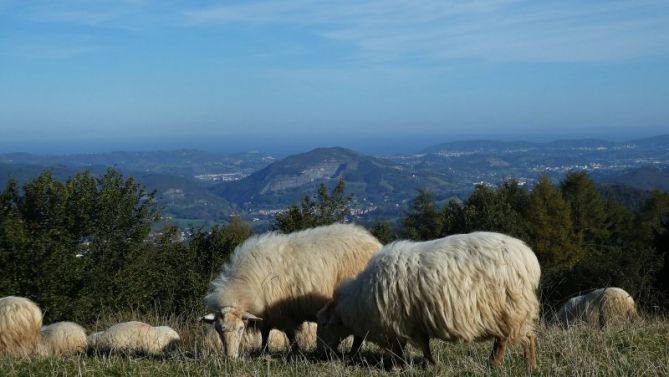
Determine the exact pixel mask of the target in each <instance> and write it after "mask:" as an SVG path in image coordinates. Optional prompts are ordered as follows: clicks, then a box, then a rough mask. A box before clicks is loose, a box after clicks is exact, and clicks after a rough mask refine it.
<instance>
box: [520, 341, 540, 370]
mask: <svg viewBox="0 0 669 377" xmlns="http://www.w3.org/2000/svg"><path fill="white" fill-rule="evenodd" d="M523 348H524V351H525V367H526V369H527V373H528V374H531V373H532V370H533V369H535V368H536V367H537V349H536V342H535V338H534V335H528V336H527V339H525V341H524V342H523Z"/></svg>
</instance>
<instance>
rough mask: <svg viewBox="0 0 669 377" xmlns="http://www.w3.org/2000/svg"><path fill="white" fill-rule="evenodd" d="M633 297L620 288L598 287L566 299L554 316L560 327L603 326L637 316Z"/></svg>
mask: <svg viewBox="0 0 669 377" xmlns="http://www.w3.org/2000/svg"><path fill="white" fill-rule="evenodd" d="M638 316H639V315H638V314H637V311H636V305H635V304H634V299H633V298H632V296H630V294H629V293H627V292H626V291H625V290H623V289H621V288H615V287H610V288H600V289H595V290H593V291H591V292H588V293H586V294H583V295H580V296H576V297H573V298H571V299H569V301H567V302H566V303H565V304H564V305H563V306H562V308H560V311H558V313H557V315H556V317H557V322H558V323H559V324H560V325H561V326H562V327H569V326H571V325H576V324H586V325H589V326H594V327H597V326H599V327H600V328H603V327H605V326H608V325H620V324H623V323H626V322H628V321H631V320H634V319H637V318H638Z"/></svg>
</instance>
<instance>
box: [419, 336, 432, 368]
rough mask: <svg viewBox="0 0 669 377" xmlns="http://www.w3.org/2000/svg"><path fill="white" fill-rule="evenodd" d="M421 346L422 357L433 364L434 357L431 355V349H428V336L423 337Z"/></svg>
mask: <svg viewBox="0 0 669 377" xmlns="http://www.w3.org/2000/svg"><path fill="white" fill-rule="evenodd" d="M421 347H422V348H423V357H424V358H425V361H427V362H428V363H429V364H433V365H434V364H435V362H434V358H433V357H432V350H430V338H428V337H425V339H423V341H422V342H421Z"/></svg>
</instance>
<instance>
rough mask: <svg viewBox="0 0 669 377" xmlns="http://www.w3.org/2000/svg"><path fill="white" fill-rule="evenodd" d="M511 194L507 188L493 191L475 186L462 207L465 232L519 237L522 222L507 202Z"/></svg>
mask: <svg viewBox="0 0 669 377" xmlns="http://www.w3.org/2000/svg"><path fill="white" fill-rule="evenodd" d="M513 190H516V189H515V188H513ZM513 194H514V193H513V192H511V189H510V188H509V186H507V188H505V189H503V188H500V189H498V190H495V189H493V188H490V187H487V186H484V185H477V186H476V188H475V189H474V192H472V193H471V195H470V196H469V198H468V199H467V200H466V201H465V203H464V207H463V211H464V216H465V224H466V229H467V231H469V232H473V231H492V232H501V233H505V234H509V235H513V236H520V235H521V234H522V232H523V225H522V223H523V220H522V218H521V216H520V214H519V213H518V212H516V211H515V210H514V208H513V207H512V206H511V203H509V202H508V201H507V200H508V199H510V198H512V197H513Z"/></svg>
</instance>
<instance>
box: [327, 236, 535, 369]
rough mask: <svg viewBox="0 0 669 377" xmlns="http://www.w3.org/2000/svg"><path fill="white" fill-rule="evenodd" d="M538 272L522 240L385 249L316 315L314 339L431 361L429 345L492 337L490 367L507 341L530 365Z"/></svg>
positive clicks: (461, 239)
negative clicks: (411, 349) (355, 341)
mask: <svg viewBox="0 0 669 377" xmlns="http://www.w3.org/2000/svg"><path fill="white" fill-rule="evenodd" d="M540 274H541V271H540V267H539V262H538V261H537V258H536V256H535V255H534V252H532V250H531V249H530V248H529V247H527V246H526V245H525V244H524V243H523V242H522V241H520V240H518V239H515V238H512V237H509V236H505V235H503V234H499V233H489V232H476V233H470V234H461V235H454V236H450V237H446V238H441V239H437V240H433V241H427V242H411V241H399V242H395V243H392V244H389V245H386V246H385V247H384V248H383V249H382V250H381V251H380V252H379V253H378V254H377V255H376V256H374V258H372V260H371V261H370V262H369V265H368V266H367V268H365V270H364V271H362V272H361V273H360V274H359V275H358V276H357V277H356V278H355V279H354V280H350V281H347V282H345V283H344V284H342V285H341V286H340V287H339V288H338V289H337V291H336V292H335V295H334V299H333V300H332V301H331V302H330V303H329V304H328V305H327V306H325V307H324V308H323V309H322V310H321V311H320V312H319V313H318V317H319V322H318V330H319V331H318V332H319V338H322V339H324V341H326V342H328V343H330V344H333V345H334V344H336V342H339V341H340V340H341V339H342V338H343V337H345V336H348V335H349V334H351V333H352V334H355V335H357V336H360V337H365V338H366V339H367V340H370V341H372V342H374V343H377V344H378V345H380V346H382V347H383V348H386V349H389V350H390V351H391V352H392V353H393V354H394V355H396V356H401V355H403V350H404V346H405V345H406V343H407V342H410V343H411V344H413V345H414V346H416V347H418V348H420V349H422V351H423V355H424V357H425V359H426V360H427V361H428V362H430V363H434V359H433V357H432V354H431V351H430V345H429V340H430V339H431V338H438V339H442V340H447V341H455V340H463V341H465V342H472V341H479V340H485V339H491V338H492V339H494V346H493V351H492V354H491V356H490V364H491V366H493V367H496V366H498V365H501V363H502V361H503V358H504V352H505V349H506V345H507V343H509V344H513V343H518V342H520V343H522V344H523V347H524V350H525V362H526V366H527V368H528V370H531V369H533V368H534V367H535V366H536V353H535V336H534V326H535V321H536V319H537V318H538V315H539V300H538V298H537V288H538V286H539V277H540Z"/></svg>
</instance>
